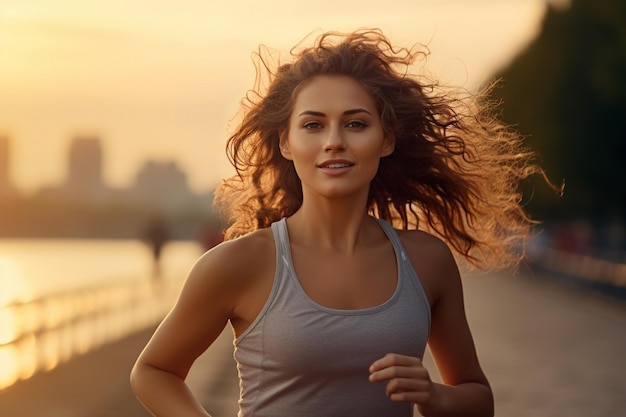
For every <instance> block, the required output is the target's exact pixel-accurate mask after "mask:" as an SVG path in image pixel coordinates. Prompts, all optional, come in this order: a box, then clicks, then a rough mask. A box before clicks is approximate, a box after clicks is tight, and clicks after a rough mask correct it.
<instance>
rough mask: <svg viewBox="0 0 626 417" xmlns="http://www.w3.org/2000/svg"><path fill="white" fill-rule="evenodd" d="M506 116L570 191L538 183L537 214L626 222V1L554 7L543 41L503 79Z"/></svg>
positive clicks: (590, 0)
mask: <svg viewBox="0 0 626 417" xmlns="http://www.w3.org/2000/svg"><path fill="white" fill-rule="evenodd" d="M498 77H499V78H502V80H503V82H502V85H501V87H500V88H498V89H496V90H495V91H494V93H493V95H494V98H496V99H499V100H502V102H503V105H502V117H503V119H504V121H505V122H506V123H508V124H511V125H513V126H515V127H516V128H517V129H518V130H519V131H520V132H521V133H522V134H524V135H527V139H526V140H527V143H528V145H529V146H530V147H531V148H533V149H535V150H536V151H537V152H538V153H539V155H540V163H541V164H542V165H543V167H544V168H545V169H546V172H547V174H548V176H549V177H550V179H551V180H553V181H554V182H555V183H560V182H561V181H562V180H564V181H565V184H566V187H565V194H564V196H563V197H562V198H557V197H555V194H554V192H552V191H551V190H550V189H549V188H548V187H546V186H542V185H540V184H539V183H538V182H535V183H533V184H529V188H532V190H530V191H529V190H527V191H529V192H531V193H532V194H533V198H532V201H531V202H530V204H529V210H530V212H531V213H532V214H534V215H535V217H539V218H542V219H546V220H563V219H574V218H581V217H582V218H587V219H589V220H592V221H593V220H599V219H602V218H606V217H607V216H611V217H619V218H621V219H622V220H624V219H625V218H626V175H625V171H626V170H624V168H623V167H624V162H623V159H624V158H625V157H626V133H625V130H624V126H623V124H624V122H626V1H623V0H572V2H571V6H570V7H569V8H568V9H566V10H555V9H549V10H548V12H547V14H546V16H545V18H544V21H543V27H542V30H541V33H540V34H539V36H538V38H537V39H536V40H535V41H534V42H533V43H532V44H531V45H530V46H529V47H528V49H527V50H526V51H524V52H523V53H522V54H521V55H520V56H519V57H518V58H517V59H516V60H514V62H513V63H512V64H511V65H510V66H509V68H507V69H506V70H505V71H503V72H502V73H501V74H499V75H498Z"/></svg>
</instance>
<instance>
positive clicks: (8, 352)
mask: <svg viewBox="0 0 626 417" xmlns="http://www.w3.org/2000/svg"><path fill="white" fill-rule="evenodd" d="M18 379H19V361H18V351H17V349H16V348H15V347H14V346H12V345H6V346H0V389H3V388H6V387H8V386H10V385H12V384H14V383H15V382H16V381H17V380H18Z"/></svg>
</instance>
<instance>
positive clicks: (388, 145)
mask: <svg viewBox="0 0 626 417" xmlns="http://www.w3.org/2000/svg"><path fill="white" fill-rule="evenodd" d="M395 149H396V138H395V136H393V135H385V138H384V139H383V148H382V150H381V153H380V156H381V158H382V157H385V156H389V155H391V154H392V153H393V151H394V150H395Z"/></svg>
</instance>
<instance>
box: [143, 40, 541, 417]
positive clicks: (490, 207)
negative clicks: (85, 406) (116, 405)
mask: <svg viewBox="0 0 626 417" xmlns="http://www.w3.org/2000/svg"><path fill="white" fill-rule="evenodd" d="M293 53H294V55H295V56H294V59H293V60H292V61H291V62H286V63H281V64H280V65H279V66H278V68H276V69H272V68H273V65H272V64H271V62H270V60H269V59H265V58H264V56H263V54H262V53H260V55H259V58H260V63H259V64H258V65H257V69H258V71H259V74H257V77H258V78H257V79H258V80H261V81H263V80H268V83H267V85H266V84H264V83H263V82H259V83H258V85H259V87H258V88H257V89H255V90H254V91H253V92H251V93H250V94H248V95H247V96H246V97H247V100H248V101H247V102H246V103H247V105H246V107H245V112H244V114H243V119H242V121H241V123H240V124H239V126H238V127H237V128H236V130H235V132H234V133H233V134H232V136H231V137H230V139H229V142H228V151H229V156H230V158H231V161H232V162H233V164H234V166H235V169H236V171H237V175H236V176H234V177H233V178H230V179H228V180H227V181H225V182H224V183H223V184H222V185H221V186H220V188H219V189H218V190H217V193H216V201H217V202H218V204H220V207H222V208H224V210H225V212H226V214H227V215H228V221H229V222H230V224H231V226H230V228H229V229H228V230H227V232H226V236H225V237H226V239H227V241H226V242H224V243H222V244H220V245H217V246H216V247H214V248H213V249H211V250H209V251H208V252H206V253H205V254H204V255H203V256H202V257H201V258H200V260H199V261H198V263H197V264H196V265H195V267H194V268H193V270H192V271H191V273H190V275H189V277H188V279H187V282H186V284H185V286H184V289H183V291H182V293H181V295H180V298H179V300H178V302H177V304H176V305H175V307H174V308H173V310H172V311H171V313H170V314H169V315H168V316H167V318H166V319H165V320H164V321H163V323H162V324H161V326H160V327H159V329H158V330H157V331H156V333H155V335H154V337H153V338H152V339H151V341H150V342H149V344H148V345H147V347H146V348H145V350H144V351H143V353H142V354H141V356H140V357H139V359H138V360H137V363H136V365H135V367H134V370H133V372H132V377H131V380H132V385H133V388H134V390H135V393H136V394H137V396H138V398H139V399H140V400H141V402H142V403H143V404H144V405H145V406H146V407H147V408H148V409H149V410H150V411H151V412H152V413H153V414H154V415H155V416H157V417H169V416H171V417H176V416H183V415H184V416H187V417H192V416H193V417H200V416H208V414H207V412H206V411H205V410H203V408H202V407H201V405H200V404H199V402H197V401H196V400H195V399H194V397H193V395H192V394H191V393H190V391H189V390H188V389H187V387H186V385H185V382H184V380H185V377H186V375H187V373H188V372H189V369H190V367H191V366H192V364H193V363H194V361H195V359H196V358H197V357H198V356H199V355H200V354H202V353H203V352H204V351H205V350H206V349H207V348H208V347H209V346H210V345H211V344H212V343H213V341H214V340H215V338H216V337H217V336H218V335H219V334H220V333H221V332H222V330H223V329H224V327H225V326H226V325H227V324H228V323H230V325H231V327H232V330H233V332H234V336H235V341H234V343H235V359H236V361H237V364H238V370H239V377H240V392H241V398H240V401H239V407H240V411H239V417H251V416H254V417H323V416H328V417H330V416H342V417H343V416H345V417H352V416H358V417H365V416H370V417H383V416H384V417H400V416H402V417H409V416H411V415H412V414H413V408H414V407H415V406H417V408H419V410H420V412H421V413H422V414H423V415H425V416H456V417H462V416H492V415H493V413H494V404H493V396H492V391H491V388H490V385H489V382H488V380H487V378H486V376H485V374H484V373H483V371H482V369H481V366H480V364H479V361H478V358H477V353H476V350H475V347H474V341H473V338H472V335H471V332H470V329H469V326H468V323H467V320H466V317H465V312H464V306H463V293H462V287H461V279H460V274H459V271H458V269H457V265H456V263H455V258H454V256H453V252H456V254H457V255H458V256H459V258H460V259H463V260H465V261H467V262H469V263H470V264H472V265H474V266H478V267H485V268H486V267H494V268H496V267H498V268H499V267H508V266H513V265H515V264H516V263H518V262H519V260H520V259H521V257H522V256H523V253H522V252H523V247H524V244H525V242H526V239H527V238H528V233H529V228H530V226H531V225H532V224H533V221H532V220H531V219H530V218H529V217H528V216H527V215H526V213H525V212H524V210H523V209H522V207H521V206H520V195H519V192H518V183H519V181H520V180H521V179H524V178H526V177H527V176H528V175H530V174H532V173H541V169H540V168H539V167H536V166H534V165H532V164H531V162H530V161H531V159H532V156H533V155H532V154H531V153H530V152H528V151H527V150H526V149H525V148H524V147H523V146H522V139H521V138H520V137H519V136H518V135H517V134H516V133H515V132H513V131H510V130H508V129H507V128H506V127H505V126H503V125H502V124H500V123H499V122H498V121H497V120H495V119H494V118H493V117H492V116H491V114H490V113H489V110H490V109H489V108H486V107H484V102H483V100H482V99H483V97H481V96H477V97H473V96H471V95H470V94H469V93H466V92H464V93H463V94H459V92H445V91H443V90H441V89H440V88H439V87H438V86H437V84H436V83H434V82H428V81H427V80H426V78H425V77H421V76H416V75H411V69H412V64H413V63H414V61H415V60H416V59H417V58H419V57H420V56H423V55H424V51H421V50H418V49H415V50H413V49H411V50H408V49H403V48H398V47H395V46H393V45H392V44H391V43H390V42H389V41H388V40H387V38H386V37H384V36H383V35H382V34H381V33H380V31H378V30H364V31H357V32H354V33H350V34H347V35H340V34H335V33H326V34H323V35H322V36H321V37H319V38H318V39H317V41H316V42H315V44H314V45H313V46H312V47H310V48H301V49H299V50H295V52H293ZM266 70H268V71H269V73H267V74H266V73H265V71H266ZM261 71H263V73H261ZM264 88H267V90H265V89H264ZM427 343H428V345H429V347H430V351H431V352H432V354H433V356H434V358H435V361H436V363H437V367H438V369H439V373H440V374H441V377H442V379H443V384H440V383H435V382H433V380H432V379H431V376H430V375H431V370H427V369H426V368H425V367H424V364H423V362H422V358H423V355H424V351H425V348H426V345H427Z"/></svg>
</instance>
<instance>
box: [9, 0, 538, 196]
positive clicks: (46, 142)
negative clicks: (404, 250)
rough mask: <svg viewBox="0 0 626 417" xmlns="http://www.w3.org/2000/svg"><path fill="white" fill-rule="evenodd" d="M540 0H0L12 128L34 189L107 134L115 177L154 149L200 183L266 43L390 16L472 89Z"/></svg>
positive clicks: (16, 161) (393, 33)
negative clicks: (73, 153)
mask: <svg viewBox="0 0 626 417" xmlns="http://www.w3.org/2000/svg"><path fill="white" fill-rule="evenodd" d="M545 8H546V2H545V1H542V0H390V1H386V2H381V1H371V0H361V1H355V0H347V1H341V0H316V1H314V2H296V1H287V0H268V1H263V2H261V1H257V0H245V1H243V0H242V1H238V0H228V1H223V2H221V3H217V2H214V1H210V0H176V1H173V0H106V1H104V0H100V1H84V0H80V1H79V0H55V1H49V0H2V3H1V4H0V136H7V137H9V138H10V140H11V154H12V165H11V176H12V179H13V182H14V183H15V184H16V185H17V186H19V187H20V188H22V189H23V190H26V191H34V190H36V189H37V188H38V187H40V186H42V185H49V184H55V183H59V182H61V181H63V179H64V178H65V175H66V171H65V165H66V155H67V151H68V144H69V142H70V140H71V139H72V138H74V137H76V136H77V135H96V136H98V137H100V138H101V140H102V143H103V149H104V157H105V159H104V176H105V179H106V180H107V181H108V182H109V184H110V185H112V186H119V187H123V186H126V185H129V183H130V182H131V181H132V180H133V179H134V177H135V174H136V172H137V169H138V168H139V166H140V165H141V164H142V163H143V162H144V161H145V160H146V159H148V158H150V159H156V160H175V161H177V162H178V163H179V164H180V165H181V166H182V167H183V169H184V170H185V171H186V172H187V173H188V175H189V182H190V185H191V186H192V188H193V189H194V190H196V191H204V190H206V189H208V188H209V187H211V186H212V185H214V184H215V183H216V182H217V181H219V179H220V178H223V177H225V176H228V175H230V174H231V173H232V170H231V168H230V167H229V166H228V163H227V160H226V158H225V156H224V144H225V140H226V137H227V133H228V131H229V130H228V124H229V120H230V119H231V118H232V117H233V116H234V114H235V112H236V110H237V106H238V103H239V101H240V99H241V97H242V96H243V95H244V94H245V92H246V90H247V89H249V88H250V87H251V85H252V82H253V80H254V67H253V65H252V61H251V58H250V56H251V52H252V51H254V50H256V49H257V47H258V45H259V44H261V43H262V44H266V45H268V46H270V47H273V48H276V49H279V50H281V51H285V50H288V49H289V48H290V47H291V46H293V45H295V44H296V43H298V42H299V41H300V40H301V39H303V38H304V37H305V36H307V35H308V34H309V33H311V32H313V33H314V34H319V33H320V32H322V31H327V30H339V31H350V30H354V29H357V28H359V27H366V26H367V27H379V28H381V29H382V30H383V31H384V33H385V34H386V35H387V36H389V37H390V38H391V40H392V42H394V43H395V44H398V45H402V46H410V45H412V44H413V43H417V42H419V43H426V44H428V45H429V48H430V50H431V56H430V58H429V65H428V69H429V71H430V72H431V73H433V74H435V75H436V76H437V77H439V78H440V79H441V80H442V81H443V82H444V83H447V84H450V83H454V84H461V85H463V86H465V87H468V88H470V89H472V88H475V87H476V86H477V85H479V84H480V83H482V82H485V81H486V80H489V78H490V75H491V74H492V73H493V72H494V71H495V70H497V69H498V68H500V67H501V66H503V65H505V64H506V63H507V62H509V60H510V59H512V58H513V57H514V56H515V54H516V53H518V52H519V51H520V50H521V49H522V48H523V47H524V46H525V45H527V44H528V42H530V41H531V40H532V38H533V37H534V36H535V35H536V31H537V29H538V26H539V24H540V22H541V18H542V16H543V13H544V11H545Z"/></svg>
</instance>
